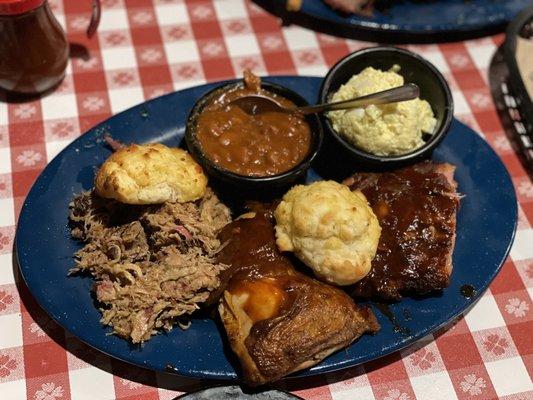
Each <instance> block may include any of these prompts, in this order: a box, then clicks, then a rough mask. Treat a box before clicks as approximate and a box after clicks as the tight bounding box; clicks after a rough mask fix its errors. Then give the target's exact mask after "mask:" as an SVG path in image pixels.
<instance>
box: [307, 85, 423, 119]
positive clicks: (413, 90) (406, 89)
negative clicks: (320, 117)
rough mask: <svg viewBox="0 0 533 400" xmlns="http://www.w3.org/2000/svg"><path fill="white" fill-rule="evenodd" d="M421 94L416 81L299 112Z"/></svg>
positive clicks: (346, 106) (396, 100)
mask: <svg viewBox="0 0 533 400" xmlns="http://www.w3.org/2000/svg"><path fill="white" fill-rule="evenodd" d="M419 95H420V89H419V88H418V86H417V85H415V84H414V83H408V84H407V85H403V86H399V87H395V88H392V89H388V90H384V91H382V92H377V93H372V94H369V95H367V96H362V97H356V98H355V99H350V100H344V101H338V102H336V103H325V104H317V105H314V106H307V107H298V112H300V113H302V114H312V113H317V112H323V111H331V110H346V109H349V108H358V107H364V106H368V105H370V104H374V105H379V104H389V103H397V102H400V101H406V100H413V99H416V98H417V97H418V96H419Z"/></svg>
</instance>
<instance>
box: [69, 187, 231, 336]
mask: <svg viewBox="0 0 533 400" xmlns="http://www.w3.org/2000/svg"><path fill="white" fill-rule="evenodd" d="M70 207H71V212H70V220H71V224H72V236H73V237H74V238H76V239H78V240H81V241H84V242H85V246H84V247H83V248H82V249H81V250H80V251H78V252H77V253H76V267H75V268H73V269H71V271H70V273H77V272H88V273H90V274H91V275H92V276H93V277H94V278H95V284H94V292H95V295H96V299H97V300H98V301H99V302H100V305H101V308H100V309H101V312H102V320H101V321H102V323H103V324H105V325H110V326H112V327H113V330H114V333H116V334H117V335H119V336H121V337H124V338H127V339H130V340H131V341H132V342H133V343H140V342H144V341H146V340H148V339H149V338H150V337H151V336H152V335H154V334H156V333H157V332H158V330H159V329H161V328H162V329H165V330H170V329H172V327H173V326H174V324H175V323H178V324H179V325H180V326H182V327H186V326H187V320H186V316H187V315H190V314H191V313H193V312H194V311H195V310H197V309H198V308H199V304H201V303H204V302H205V301H206V300H207V299H208V297H209V295H210V294H211V292H213V291H214V290H215V289H217V288H218V287H219V285H220V279H219V274H220V272H221V271H223V270H225V269H226V267H227V266H226V265H225V264H222V263H218V262H217V261H216V260H215V256H216V254H217V253H218V251H219V250H220V248H221V242H220V241H219V240H218V239H217V233H218V231H219V229H221V228H222V227H223V226H225V225H226V224H228V223H229V222H230V221H231V218H230V212H229V209H228V208H227V207H226V206H225V205H224V204H222V203H221V202H220V201H219V200H218V198H217V197H216V196H215V194H214V193H213V192H212V191H210V190H208V192H207V193H206V195H205V196H204V198H203V199H202V200H200V201H197V202H191V203H165V204H161V205H152V206H130V205H124V204H120V203H118V202H116V201H114V200H108V199H102V198H100V197H98V196H97V195H96V194H95V193H94V192H85V193H82V194H80V195H79V196H77V197H76V198H75V199H74V200H73V201H72V203H71V205H70Z"/></svg>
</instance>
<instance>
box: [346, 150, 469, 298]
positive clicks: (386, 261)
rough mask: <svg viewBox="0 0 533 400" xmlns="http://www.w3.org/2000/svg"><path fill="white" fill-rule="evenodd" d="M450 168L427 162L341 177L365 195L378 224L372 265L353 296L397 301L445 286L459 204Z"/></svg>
mask: <svg viewBox="0 0 533 400" xmlns="http://www.w3.org/2000/svg"><path fill="white" fill-rule="evenodd" d="M454 170H455V167H454V166H453V165H451V164H436V163H433V162H430V161H428V162H423V163H420V164H416V165H414V166H410V167H406V168H403V169H399V170H396V171H393V172H384V173H358V174H355V175H354V176H352V177H350V178H348V179H346V180H345V182H344V183H345V184H346V185H348V186H349V187H350V188H351V189H358V190H361V191H362V192H363V193H364V195H365V196H366V198H367V199H368V201H369V202H370V205H371V207H372V209H373V210H374V213H375V214H376V216H377V217H378V220H379V223H380V225H381V238H380V240H379V244H378V250H377V253H376V257H375V259H374V260H373V261H372V268H371V270H370V272H369V274H368V275H367V276H366V277H365V278H363V279H362V280H361V281H359V282H357V283H356V284H355V285H354V286H353V288H352V289H353V290H352V293H353V294H354V295H355V296H358V297H377V298H383V299H387V300H399V299H401V297H402V294H405V293H410V294H421V295H422V294H426V293H429V292H432V291H436V290H440V289H443V288H445V287H447V286H448V284H449V279H450V274H451V272H452V253H453V248H454V244H455V231H456V229H455V228H456V214H457V209H458V207H459V195H458V194H457V183H456V182H455V180H454V179H453V174H454Z"/></svg>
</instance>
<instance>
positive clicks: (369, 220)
mask: <svg viewBox="0 0 533 400" xmlns="http://www.w3.org/2000/svg"><path fill="white" fill-rule="evenodd" d="M274 215H275V217H276V222H277V225H276V243H277V245H278V247H279V248H280V250H281V251H293V252H294V253H295V254H296V256H297V257H298V258H299V259H300V260H302V261H303V262H304V263H305V264H307V265H308V266H309V267H311V268H312V269H313V271H314V273H315V275H317V276H318V277H319V278H321V279H324V280H325V281H327V282H329V283H332V284H336V285H350V284H352V283H355V282H357V281H359V280H360V279H362V278H364V277H365V275H366V274H368V272H369V270H370V263H371V261H372V259H373V258H374V256H375V255H376V250H377V246H378V241H379V237H380V234H381V228H380V226H379V223H378V220H377V218H376V216H375V215H374V213H373V211H372V209H371V208H370V206H369V205H368V202H367V201H366V198H365V196H364V195H363V194H362V193H361V192H359V191H355V192H351V191H350V189H349V188H348V187H347V186H345V185H342V184H340V183H337V182H334V181H322V182H315V183H312V184H311V185H308V186H302V185H298V186H295V187H293V188H292V189H291V190H289V191H288V192H287V193H286V194H285V196H283V200H282V201H281V203H280V204H279V205H278V207H277V208H276V211H275V214H274Z"/></svg>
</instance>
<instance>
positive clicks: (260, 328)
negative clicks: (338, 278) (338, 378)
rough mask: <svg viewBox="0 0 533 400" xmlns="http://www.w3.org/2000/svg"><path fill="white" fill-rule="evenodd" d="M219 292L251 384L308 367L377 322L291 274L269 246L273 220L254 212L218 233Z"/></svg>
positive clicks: (330, 290)
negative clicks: (221, 288)
mask: <svg viewBox="0 0 533 400" xmlns="http://www.w3.org/2000/svg"><path fill="white" fill-rule="evenodd" d="M220 236H221V241H223V242H226V243H227V244H226V246H225V247H224V248H223V249H222V250H221V252H220V253H219V255H218V261H219V262H220V263H223V264H228V265H230V267H229V268H228V269H227V270H225V271H224V273H223V275H225V281H226V283H227V285H226V288H225V289H226V290H225V291H224V294H223V296H222V301H221V303H220V306H219V313H220V316H221V319H222V321H223V324H224V328H225V330H226V333H227V335H228V338H229V342H230V345H231V348H232V349H233V351H234V352H235V353H236V354H237V356H238V357H239V360H240V363H241V365H242V370H243V375H244V380H245V381H246V382H247V383H248V384H249V385H252V386H257V385H261V384H264V383H267V382H272V381H275V380H277V379H279V378H281V377H283V376H285V375H287V374H289V373H291V372H294V371H298V370H300V369H303V368H308V367H311V366H313V365H315V364H317V363H318V362H320V361H321V360H322V359H324V358H325V357H327V356H328V355H330V354H331V353H333V352H335V351H337V350H339V349H342V348H344V347H346V346H348V345H349V344H350V343H352V342H353V341H354V340H356V339H357V338H358V337H359V336H361V335H362V334H364V333H365V332H369V333H374V332H377V331H378V330H379V324H378V322H377V320H376V318H375V316H374V314H373V313H372V311H371V310H369V309H368V308H366V307H359V306H357V305H356V304H355V303H354V302H353V300H352V299H351V298H350V297H349V296H348V295H346V293H345V292H343V291H341V290H340V289H337V288H335V287H332V286H329V285H327V284H325V283H321V282H318V281H316V280H314V279H311V278H309V277H307V276H305V275H303V274H301V273H300V272H298V271H296V270H295V269H294V267H293V265H292V263H291V261H290V260H289V259H288V258H287V257H285V256H284V255H282V254H281V253H280V252H279V250H278V249H277V247H276V244H275V236H274V223H273V217H272V215H271V214H270V212H268V211H264V210H263V211H261V210H256V211H255V212H253V213H251V214H249V215H247V216H246V217H245V218H240V219H238V220H236V221H234V222H233V223H231V224H229V225H227V226H226V227H225V228H224V229H223V230H222V232H221V235H220Z"/></svg>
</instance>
